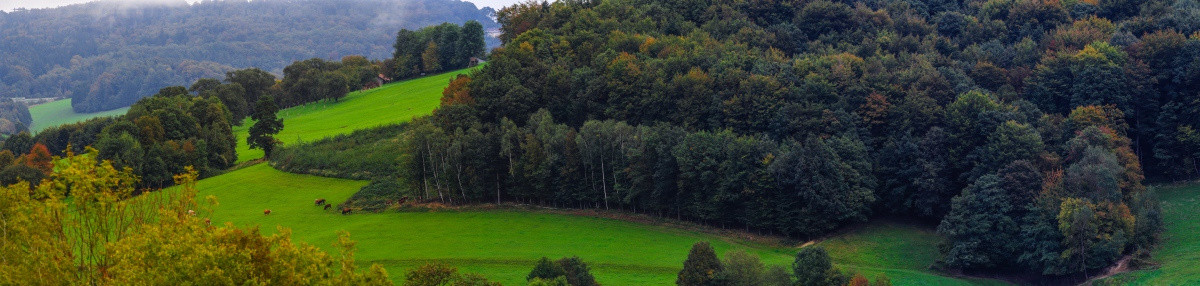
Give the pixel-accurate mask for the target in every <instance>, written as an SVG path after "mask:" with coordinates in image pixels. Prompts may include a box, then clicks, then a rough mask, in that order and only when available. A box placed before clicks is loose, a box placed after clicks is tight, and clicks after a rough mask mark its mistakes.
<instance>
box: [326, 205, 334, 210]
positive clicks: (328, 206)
mask: <svg viewBox="0 0 1200 286" xmlns="http://www.w3.org/2000/svg"><path fill="white" fill-rule="evenodd" d="M331 207H333V205H331V204H325V210H329V208H331Z"/></svg>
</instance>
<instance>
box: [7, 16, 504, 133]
mask: <svg viewBox="0 0 1200 286" xmlns="http://www.w3.org/2000/svg"><path fill="white" fill-rule="evenodd" d="M491 13H493V11H492V10H491V9H490V8H485V9H482V10H481V9H478V8H476V7H475V5H474V4H471V3H469V2H462V1H458V0H411V1H383V0H353V1H306V0H257V1H201V2H198V3H195V4H192V5H189V4H187V2H185V1H182V0H180V1H178V3H174V4H170V3H167V4H162V3H160V4H128V3H123V2H92V3H87V4H78V5H70V6H65V7H61V8H54V9H35V10H18V11H13V12H10V13H3V12H0V55H2V56H0V97H69V98H72V99H73V101H72V105H73V108H74V109H75V111H76V112H95V111H102V110H109V109H115V108H120V107H125V106H129V105H130V104H132V103H134V102H136V101H137V100H138V99H139V98H141V97H142V96H145V95H148V94H154V93H155V91H157V90H158V89H160V88H162V87H166V86H169V85H177V84H179V83H184V82H192V81H195V80H196V79H199V78H203V77H216V76H220V75H221V74H223V73H225V72H226V71H230V70H233V69H235V68H246V67H258V68H261V69H263V70H266V71H269V72H273V73H275V74H281V72H282V69H283V67H284V66H286V65H288V64H289V63H291V62H293V61H297V60H302V59H308V58H314V57H316V58H323V59H331V60H332V59H339V58H342V57H344V56H347V55H363V56H365V57H367V58H374V59H382V58H387V57H390V56H391V54H392V53H391V51H392V43H393V42H392V40H393V39H394V38H393V35H395V33H396V31H397V30H400V29H401V28H408V29H416V28H420V27H425V26H430V25H436V24H441V23H443V22H449V23H459V24H461V23H466V22H468V21H476V22H477V23H479V24H480V25H481V26H482V28H483V29H493V28H496V27H497V26H496V23H495V22H494V21H493V20H492V18H490V17H489V15H490V14H491ZM492 41H495V40H494V39H493V40H492Z"/></svg>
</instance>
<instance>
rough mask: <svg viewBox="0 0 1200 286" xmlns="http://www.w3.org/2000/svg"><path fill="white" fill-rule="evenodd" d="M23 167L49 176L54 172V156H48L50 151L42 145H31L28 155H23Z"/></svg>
mask: <svg viewBox="0 0 1200 286" xmlns="http://www.w3.org/2000/svg"><path fill="white" fill-rule="evenodd" d="M25 165H26V166H29V167H32V168H34V169H38V170H39V171H42V173H44V174H50V173H51V172H53V171H54V156H51V155H50V149H47V148H46V145H42V143H37V144H33V148H31V149H29V154H27V155H25Z"/></svg>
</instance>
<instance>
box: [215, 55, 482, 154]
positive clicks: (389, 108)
mask: <svg viewBox="0 0 1200 286" xmlns="http://www.w3.org/2000/svg"><path fill="white" fill-rule="evenodd" d="M471 70H472V68H468V69H462V70H457V71H452V72H447V73H442V74H437V75H431V76H427V77H422V78H416V79H410V80H406V81H401V82H396V83H391V84H388V85H384V86H382V87H379V88H375V89H370V90H365V91H356V92H351V93H350V94H349V95H346V97H345V98H342V99H341V100H339V101H338V102H330V101H322V102H315V103H309V104H306V105H301V106H296V107H292V108H287V109H284V110H280V111H279V117H280V118H283V126H284V127H283V131H281V132H279V134H278V135H276V136H275V138H276V139H279V140H280V141H283V143H284V144H289V143H294V142H302V141H314V140H318V139H322V138H325V137H329V136H333V135H338V134H346V133H350V132H352V131H354V130H358V129H365V128H371V127H376V126H380V125H385V124H392V123H399V122H406V121H409V120H412V118H413V117H416V116H422V115H429V113H430V112H433V109H435V108H437V107H438V105H439V104H441V98H442V89H444V88H445V87H446V85H447V84H449V83H450V80H451V79H454V77H455V76H458V75H459V74H464V73H467V72H469V71H471ZM252 124H253V122H251V120H250V119H249V118H247V119H246V122H245V124H242V126H234V128H233V133H234V134H235V135H236V136H237V140H238V148H237V153H238V163H241V162H245V161H250V160H254V159H258V158H262V156H263V153H262V150H258V149H254V150H251V149H250V147H249V146H247V145H246V137H247V136H249V133H248V132H249V130H250V125H252Z"/></svg>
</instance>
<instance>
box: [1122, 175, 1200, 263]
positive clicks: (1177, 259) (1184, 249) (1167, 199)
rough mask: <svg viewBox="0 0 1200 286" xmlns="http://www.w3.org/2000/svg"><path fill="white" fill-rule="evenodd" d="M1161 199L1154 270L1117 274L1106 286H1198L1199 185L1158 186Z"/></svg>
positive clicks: (1199, 246)
mask: <svg viewBox="0 0 1200 286" xmlns="http://www.w3.org/2000/svg"><path fill="white" fill-rule="evenodd" d="M1156 192H1157V193H1158V197H1159V199H1161V200H1162V208H1163V224H1164V225H1165V226H1166V230H1165V231H1163V237H1162V242H1161V243H1160V244H1159V245H1158V248H1157V249H1155V250H1154V252H1153V257H1154V261H1155V262H1157V263H1159V265H1158V267H1157V268H1153V269H1148V270H1140V271H1134V272H1129V273H1124V274H1121V275H1117V276H1115V277H1112V278H1110V279H1108V280H1107V281H1106V282H1107V283H1106V284H1127V285H1197V284H1200V263H1197V261H1200V224H1197V222H1200V212H1196V209H1197V208H1200V184H1190V185H1182V186H1166V187H1158V188H1157V190H1156Z"/></svg>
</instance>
